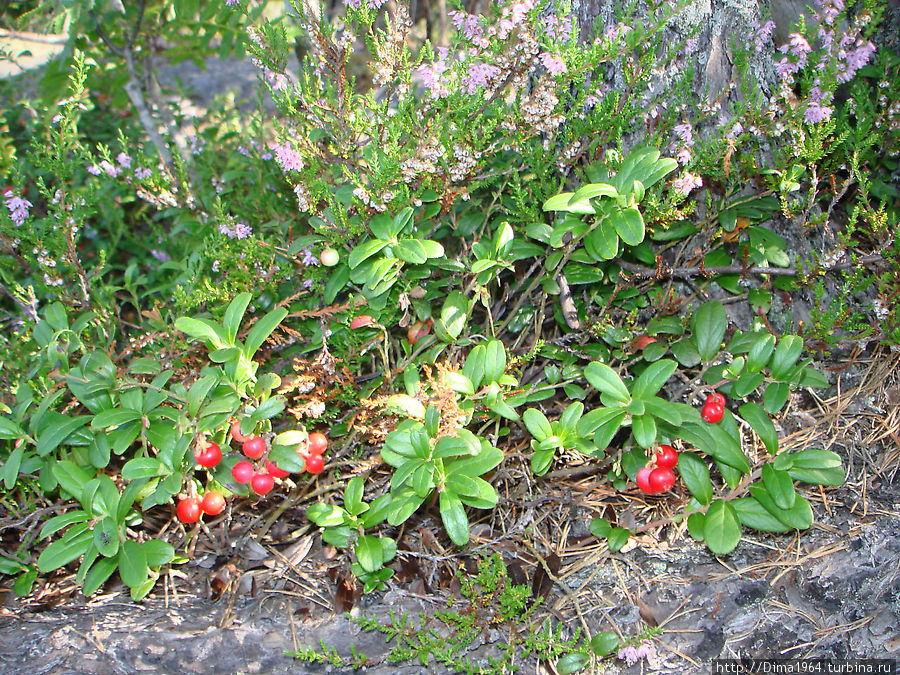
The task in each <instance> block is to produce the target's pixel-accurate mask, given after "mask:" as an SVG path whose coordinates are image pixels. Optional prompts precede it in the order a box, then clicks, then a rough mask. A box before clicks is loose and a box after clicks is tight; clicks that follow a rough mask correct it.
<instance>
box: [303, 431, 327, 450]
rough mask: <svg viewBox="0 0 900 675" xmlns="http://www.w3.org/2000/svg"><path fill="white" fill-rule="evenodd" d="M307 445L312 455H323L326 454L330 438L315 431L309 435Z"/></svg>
mask: <svg viewBox="0 0 900 675" xmlns="http://www.w3.org/2000/svg"><path fill="white" fill-rule="evenodd" d="M306 445H307V448H308V449H309V454H310V455H321V454H322V453H324V452H325V448H327V447H328V436H326V435H325V434H323V433H321V432H319V431H314V432H312V433H311V434H310V435H309V439H308V440H307V442H306Z"/></svg>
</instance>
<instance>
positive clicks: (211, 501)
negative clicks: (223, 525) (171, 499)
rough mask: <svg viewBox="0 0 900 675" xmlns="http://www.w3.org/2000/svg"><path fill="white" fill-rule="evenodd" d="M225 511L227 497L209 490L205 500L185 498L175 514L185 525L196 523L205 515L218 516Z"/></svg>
mask: <svg viewBox="0 0 900 675" xmlns="http://www.w3.org/2000/svg"><path fill="white" fill-rule="evenodd" d="M224 510H225V497H224V496H223V495H222V493H221V492H216V491H215V490H207V491H206V492H205V493H204V495H203V498H202V499H201V498H200V497H184V498H183V499H182V500H181V501H179V502H178V506H177V508H176V509H175V512H176V513H177V514H178V520H180V521H181V522H183V523H196V522H197V521H198V520H200V516H202V515H203V514H204V513H205V514H206V515H208V516H217V515H219V514H220V513H222V511H224Z"/></svg>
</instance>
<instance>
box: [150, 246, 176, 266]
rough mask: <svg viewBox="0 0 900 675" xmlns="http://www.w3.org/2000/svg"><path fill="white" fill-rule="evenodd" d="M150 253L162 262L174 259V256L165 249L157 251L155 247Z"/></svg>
mask: <svg viewBox="0 0 900 675" xmlns="http://www.w3.org/2000/svg"><path fill="white" fill-rule="evenodd" d="M150 255H152V256H153V257H154V258H156V259H157V260H159V262H161V263H167V262H169V261H170V260H172V256H170V255H169V254H168V253H166V252H165V251H157V250H156V249H155V248H151V249H150Z"/></svg>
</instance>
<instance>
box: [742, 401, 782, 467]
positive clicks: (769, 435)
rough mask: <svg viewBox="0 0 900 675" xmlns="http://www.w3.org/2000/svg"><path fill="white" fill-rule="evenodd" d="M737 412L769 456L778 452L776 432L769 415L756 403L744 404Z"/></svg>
mask: <svg viewBox="0 0 900 675" xmlns="http://www.w3.org/2000/svg"><path fill="white" fill-rule="evenodd" d="M738 412H739V413H740V415H741V417H742V418H743V420H744V421H745V422H747V424H749V425H750V426H751V428H752V429H753V431H755V432H756V434H757V436H759V438H760V440H761V441H762V442H763V443H764V444H765V446H766V450H768V451H769V454H770V455H774V454H775V453H777V452H778V432H777V431H776V430H775V424H774V423H773V422H772V418H771V417H769V414H768V413H767V412H766V411H765V410H763V409H762V407H761V406H760V405H758V404H756V403H753V402H750V403H745V404H744V405H742V406H741V407H740V408H738Z"/></svg>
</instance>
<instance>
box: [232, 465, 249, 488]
mask: <svg viewBox="0 0 900 675" xmlns="http://www.w3.org/2000/svg"><path fill="white" fill-rule="evenodd" d="M231 477H232V478H234V480H235V481H237V482H238V483H241V484H244V483H249V482H250V481H251V479H252V478H253V465H252V464H251V463H250V462H238V463H237V464H235V465H234V468H233V469H232V470H231Z"/></svg>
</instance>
